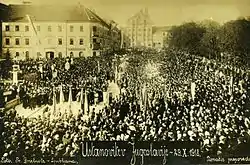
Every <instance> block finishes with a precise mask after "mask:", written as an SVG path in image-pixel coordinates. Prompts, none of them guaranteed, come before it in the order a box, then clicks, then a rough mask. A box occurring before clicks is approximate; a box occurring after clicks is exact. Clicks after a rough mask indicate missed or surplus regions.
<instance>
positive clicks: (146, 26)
mask: <svg viewBox="0 0 250 165" xmlns="http://www.w3.org/2000/svg"><path fill="white" fill-rule="evenodd" d="M152 28H153V23H152V21H151V19H150V16H149V13H148V9H147V8H146V9H144V10H141V11H140V12H139V13H137V14H136V15H134V16H133V17H131V18H129V19H128V21H127V25H126V34H127V36H128V37H129V39H130V46H131V47H152V43H153V37H152Z"/></svg>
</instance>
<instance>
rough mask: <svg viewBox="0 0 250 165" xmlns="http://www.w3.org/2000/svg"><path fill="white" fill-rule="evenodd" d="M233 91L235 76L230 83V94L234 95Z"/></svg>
mask: <svg viewBox="0 0 250 165" xmlns="http://www.w3.org/2000/svg"><path fill="white" fill-rule="evenodd" d="M232 93H233V77H231V79H230V85H229V94H230V95H232Z"/></svg>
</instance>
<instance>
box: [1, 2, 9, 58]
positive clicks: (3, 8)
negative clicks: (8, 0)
mask: <svg viewBox="0 0 250 165" xmlns="http://www.w3.org/2000/svg"><path fill="white" fill-rule="evenodd" d="M8 12H9V7H8V6H7V5H5V4H2V3H0V44H1V45H2V22H4V21H6V20H7V18H8ZM0 57H2V47H0Z"/></svg>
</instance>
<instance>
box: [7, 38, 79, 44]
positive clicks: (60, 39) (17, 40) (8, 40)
mask: <svg viewBox="0 0 250 165" xmlns="http://www.w3.org/2000/svg"><path fill="white" fill-rule="evenodd" d="M24 41H25V45H29V44H30V40H29V38H25V39H24ZM51 43H52V39H48V44H51ZM62 44H63V39H62V38H58V45H62ZM69 44H70V45H74V44H75V40H74V39H73V38H70V40H69ZM83 44H84V42H83V39H82V38H80V39H79V45H83ZM5 45H10V38H5ZM15 45H20V38H15Z"/></svg>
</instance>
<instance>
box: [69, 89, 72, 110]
mask: <svg viewBox="0 0 250 165" xmlns="http://www.w3.org/2000/svg"><path fill="white" fill-rule="evenodd" d="M68 102H69V110H70V111H71V103H72V89H71V87H69V100H68Z"/></svg>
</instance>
